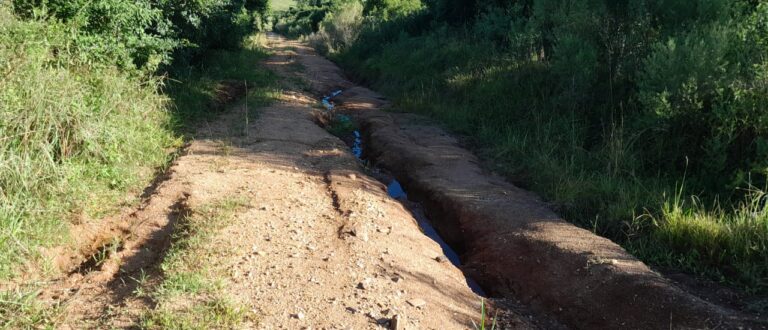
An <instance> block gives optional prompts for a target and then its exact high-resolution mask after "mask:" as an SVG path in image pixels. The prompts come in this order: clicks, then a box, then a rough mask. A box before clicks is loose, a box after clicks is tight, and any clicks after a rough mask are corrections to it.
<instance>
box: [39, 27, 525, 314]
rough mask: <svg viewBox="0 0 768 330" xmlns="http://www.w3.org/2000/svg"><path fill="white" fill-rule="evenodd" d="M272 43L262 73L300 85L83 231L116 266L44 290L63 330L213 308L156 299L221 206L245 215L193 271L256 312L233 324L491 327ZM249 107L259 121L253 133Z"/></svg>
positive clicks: (231, 118)
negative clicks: (186, 247) (321, 114)
mask: <svg viewBox="0 0 768 330" xmlns="http://www.w3.org/2000/svg"><path fill="white" fill-rule="evenodd" d="M270 43H271V48H272V51H273V52H274V54H275V55H274V56H272V57H271V58H270V59H269V60H268V61H267V62H266V63H263V64H262V65H266V66H267V67H269V68H270V69H272V70H274V71H275V72H277V73H278V74H280V75H281V76H282V77H283V79H285V80H286V81H289V82H292V83H288V85H287V87H286V90H285V91H284V92H283V93H282V95H281V96H280V101H279V102H277V103H275V104H274V105H272V106H269V107H266V108H261V109H246V108H245V107H244V105H240V106H237V107H234V108H233V109H231V111H229V112H228V113H227V114H226V115H223V116H222V118H220V119H219V120H217V121H216V122H213V123H210V124H208V125H205V126H203V127H201V128H200V130H199V131H198V134H197V136H196V139H195V140H194V141H193V142H191V144H190V145H189V146H188V147H187V148H186V151H185V153H184V154H183V155H181V156H180V157H179V158H178V159H177V160H176V161H175V162H174V164H173V166H172V167H171V168H170V170H169V171H168V173H167V175H166V177H165V178H164V180H162V181H160V182H159V184H158V185H157V187H155V189H154V191H153V193H152V194H151V196H149V197H148V199H147V200H146V202H145V203H144V204H143V205H142V206H141V207H140V208H138V209H136V210H133V211H131V212H127V213H126V214H124V215H123V216H122V217H117V218H115V219H113V220H111V221H108V222H107V223H108V224H109V225H106V226H101V227H100V228H96V229H92V230H90V231H89V230H84V231H83V233H82V235H83V237H85V238H87V239H84V241H90V242H92V243H91V245H93V246H90V247H84V249H91V250H94V251H97V252H96V253H103V254H104V258H103V259H105V260H103V261H100V262H99V263H98V265H89V264H88V261H87V260H86V261H85V262H84V263H83V264H82V265H81V266H80V267H79V268H77V269H73V270H72V272H71V274H70V275H68V276H65V277H64V278H61V279H59V280H57V281H54V282H53V283H52V284H51V285H49V286H48V288H47V289H45V290H44V292H43V294H42V295H41V297H43V298H44V299H45V300H47V301H50V302H59V304H60V306H61V308H62V309H63V313H61V315H63V318H62V319H61V320H60V322H59V323H60V324H59V327H60V328H70V329H81V328H113V327H116V328H135V327H139V326H142V325H143V326H148V327H153V326H158V324H160V326H158V327H162V324H163V323H162V322H161V321H163V319H162V318H158V320H159V321H157V320H154V321H153V319H152V317H151V316H150V317H148V316H147V315H148V313H149V315H152V311H154V310H158V309H159V308H163V309H164V310H165V311H170V312H167V313H169V314H167V315H166V314H163V315H161V316H163V317H166V321H167V319H170V320H171V323H173V322H174V321H173V320H174V317H175V316H174V314H173V313H174V311H183V310H186V311H187V313H189V311H190V310H191V311H192V313H195V312H194V311H196V309H194V308H192V307H194V306H198V305H206V304H209V301H208V300H209V298H210V294H198V295H192V296H189V295H187V296H184V295H180V296H179V297H181V298H174V299H171V300H166V301H157V299H156V296H153V295H152V294H151V292H153V291H158V290H161V289H164V290H169V289H168V287H169V285H168V284H167V281H168V278H167V277H168V276H169V275H168V273H167V272H168V269H163V267H160V265H165V263H164V261H166V262H167V259H168V258H171V257H173V256H169V255H168V252H167V251H168V249H169V247H172V246H174V244H177V243H176V241H175V240H178V239H179V237H178V235H175V234H174V233H178V231H179V230H178V229H179V228H180V227H182V226H183V225H184V221H185V220H184V219H186V218H188V217H193V216H195V215H196V214H204V213H205V212H202V211H200V210H202V209H205V208H206V207H207V206H210V205H215V204H217V203H222V201H238V202H237V205H239V206H238V207H236V208H233V211H232V212H233V215H232V216H231V217H229V218H226V222H225V223H220V224H218V225H217V226H215V228H214V229H213V232H212V233H211V234H210V236H211V237H210V238H209V239H208V240H207V241H206V242H209V243H207V244H208V245H207V246H205V247H203V248H202V251H203V252H200V253H198V254H199V255H200V256H202V257H200V256H198V258H197V259H194V260H195V261H194V262H196V263H197V264H194V265H193V267H192V268H195V267H199V270H200V272H201V274H202V275H203V277H212V278H213V277H217V278H216V283H217V285H216V288H217V292H218V293H217V295H219V296H224V297H226V298H227V299H228V300H230V301H233V302H234V303H235V304H236V306H241V308H239V309H238V311H239V312H238V313H240V312H243V311H244V313H245V314H246V315H242V313H240V314H238V315H239V316H238V317H240V322H234V323H231V324H230V323H228V324H230V325H229V326H232V327H237V328H260V329H302V328H303V329H380V328H390V327H391V328H395V327H396V328H397V329H471V328H473V326H472V321H473V320H474V321H475V322H478V321H479V317H480V308H481V307H480V303H481V297H480V296H478V295H477V294H475V293H473V291H472V290H471V289H470V287H469V286H468V285H467V281H466V278H465V277H464V275H463V273H462V272H461V271H460V270H459V269H458V268H457V267H456V266H454V265H453V264H451V263H450V262H447V259H446V258H445V256H444V253H443V251H442V249H441V248H440V246H439V245H438V244H437V243H435V242H434V241H433V240H431V239H430V238H428V237H427V236H425V235H424V234H422V232H421V230H420V229H419V226H418V224H417V223H416V220H415V219H414V218H413V216H412V214H411V213H410V212H409V211H408V210H407V209H406V208H405V207H404V206H403V205H402V204H401V203H400V202H398V201H397V200H394V199H392V198H390V197H389V196H388V195H387V192H386V187H385V186H384V185H383V184H382V183H380V182H378V181H376V180H375V179H374V178H372V177H370V176H369V175H367V174H366V171H365V170H364V168H363V166H362V165H361V164H360V163H359V162H358V161H357V160H356V159H355V158H354V156H353V155H352V153H351V152H350V151H349V148H348V146H347V145H345V144H344V143H343V142H342V141H341V140H339V139H338V138H336V137H334V136H332V135H331V134H329V133H328V132H326V131H325V130H324V129H323V128H321V127H319V126H318V125H317V124H316V117H315V113H316V112H317V111H318V110H317V109H316V108H315V106H316V104H317V100H316V99H315V97H314V96H312V95H309V94H308V93H306V92H303V91H301V88H300V86H301V85H302V84H303V83H305V82H302V80H301V79H302V75H307V74H311V71H305V70H303V69H302V68H300V67H299V66H297V65H296V63H295V60H294V55H295V53H294V50H293V49H294V48H293V45H292V44H291V43H290V42H288V41H286V40H284V39H282V38H277V37H275V36H272V37H271V38H270ZM254 65H259V64H257V63H254ZM314 78H315V79H316V78H317V77H314ZM328 79H333V77H328ZM246 111H255V112H256V113H257V115H256V116H255V117H256V119H254V120H251V121H250V122H248V123H246V120H245V116H246ZM105 227H106V228H105ZM184 233H185V235H187V236H194V235H195V233H194V232H191V233H190V232H184ZM110 237H111V239H113V240H115V241H118V240H119V244H118V245H115V246H112V245H109V244H108V243H109V240H110ZM182 239H188V238H182ZM99 244H106V245H104V246H106V247H107V248H102V249H100V250H99V249H98V248H97V247H96V245H99ZM185 244H187V243H185ZM198 248H200V247H198ZM99 251H100V252H99ZM196 253H197V252H196ZM188 268H189V267H188ZM163 283H165V284H163ZM174 283H176V282H174ZM180 291H184V289H183V288H182V289H181V290H180ZM148 292H149V294H148ZM185 297H186V298H185ZM190 297H191V298H190ZM168 305H171V306H170V307H169V306H168ZM206 306H207V305H206ZM190 308H192V309H190ZM179 313H181V312H179ZM193 316H194V315H193ZM178 317H179V320H181V315H178ZM503 318H504V324H505V325H506V326H507V327H510V328H535V327H537V325H536V324H537V322H538V321H537V320H536V319H535V318H534V317H532V316H530V315H528V314H524V313H522V314H519V313H517V312H515V311H513V310H505V311H503ZM148 319H149V320H150V322H148V321H147V320H148ZM214 321H215V320H214ZM153 322H154V323H153ZM158 322H161V323H158ZM394 323H397V324H394ZM165 325H168V324H167V323H165ZM229 326H228V327H229Z"/></svg>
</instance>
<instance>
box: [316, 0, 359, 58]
mask: <svg viewBox="0 0 768 330" xmlns="http://www.w3.org/2000/svg"><path fill="white" fill-rule="evenodd" d="M362 24H363V5H362V4H360V3H359V2H357V1H352V2H349V3H346V4H344V5H343V6H341V7H340V8H338V9H337V10H335V11H333V12H330V13H328V14H327V15H326V16H325V18H324V19H323V21H322V22H320V27H319V28H318V31H317V32H315V33H313V34H311V35H310V36H309V40H310V43H311V44H312V45H313V46H314V47H315V48H317V49H318V50H319V51H320V52H322V53H325V54H327V53H336V52H339V51H341V50H343V49H345V48H347V47H349V46H351V45H352V44H353V43H354V42H355V40H357V36H358V34H359V33H360V28H361V26H362Z"/></svg>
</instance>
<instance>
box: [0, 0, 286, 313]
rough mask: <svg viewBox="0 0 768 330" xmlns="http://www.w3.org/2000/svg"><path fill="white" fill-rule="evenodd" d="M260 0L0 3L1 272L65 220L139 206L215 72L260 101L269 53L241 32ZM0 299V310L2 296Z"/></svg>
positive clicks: (203, 103)
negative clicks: (261, 62) (244, 85)
mask: <svg viewBox="0 0 768 330" xmlns="http://www.w3.org/2000/svg"><path fill="white" fill-rule="evenodd" d="M267 4H268V2H267V1H266V0H216V1H214V0H202V1H194V2H178V1H171V0H141V1H127V0H96V1H91V0H89V1H86V0H78V1H59V0H44V1H39V0H14V1H11V2H10V3H1V4H0V279H8V278H11V277H13V276H15V275H17V272H18V270H19V266H20V265H21V264H23V263H30V264H38V265H37V266H36V267H35V268H37V269H39V268H42V269H44V270H45V269H50V267H47V266H46V265H45V262H46V261H45V260H43V258H42V257H41V255H42V252H41V249H40V248H41V247H50V246H54V245H59V244H62V243H65V242H67V241H68V240H69V239H70V238H69V237H68V226H69V225H70V224H71V223H77V222H80V221H84V220H87V219H93V218H99V217H101V216H103V215H105V214H108V213H112V212H115V211H116V210H118V209H119V208H120V207H121V206H122V205H125V204H130V203H134V202H135V199H136V197H127V196H137V195H138V194H139V192H140V189H141V188H142V187H143V186H145V185H146V184H147V183H148V182H149V181H150V179H151V177H152V176H153V175H154V174H155V173H156V171H157V169H159V168H161V167H163V166H165V165H166V164H167V163H168V161H169V160H170V158H171V157H172V156H171V155H170V153H169V149H174V148H176V147H178V146H180V145H181V142H182V139H183V134H184V133H186V132H187V130H186V129H185V128H186V127H189V125H191V124H193V123H194V122H196V120H198V119H199V118H204V117H206V116H208V115H210V113H211V112H215V111H214V110H217V106H218V105H220V104H219V103H218V102H217V101H218V100H217V98H218V97H219V96H220V94H221V93H220V91H221V86H223V85H224V84H222V81H225V80H234V81H243V82H245V81H248V90H249V95H250V99H249V101H251V103H252V104H253V105H254V106H256V105H259V104H262V103H263V102H266V101H267V100H268V99H269V98H270V97H271V96H272V94H270V93H271V91H272V90H273V89H274V88H275V87H274V84H273V82H274V78H273V77H272V76H271V75H269V74H267V73H265V71H266V70H263V69H259V68H258V66H257V62H258V60H260V59H262V58H263V57H264V56H265V55H266V54H265V53H264V52H263V51H262V50H260V49H259V47H258V45H257V43H256V41H257V40H256V39H248V41H247V42H246V43H245V47H243V42H242V40H243V38H244V37H245V36H247V35H249V34H251V33H252V32H253V31H254V30H258V29H259V28H260V26H261V25H263V22H264V18H265V17H266V15H267V13H268V7H267ZM0 305H2V306H0V308H5V307H7V306H6V304H5V302H0Z"/></svg>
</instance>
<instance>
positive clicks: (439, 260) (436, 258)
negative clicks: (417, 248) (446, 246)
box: [435, 256, 448, 263]
mask: <svg viewBox="0 0 768 330" xmlns="http://www.w3.org/2000/svg"><path fill="white" fill-rule="evenodd" d="M435 261H437V262H439V263H444V262H446V261H448V259H447V258H446V257H444V256H437V257H435Z"/></svg>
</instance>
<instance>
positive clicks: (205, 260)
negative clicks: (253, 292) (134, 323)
mask: <svg viewBox="0 0 768 330" xmlns="http://www.w3.org/2000/svg"><path fill="white" fill-rule="evenodd" d="M246 207H248V204H247V203H246V202H245V201H244V200H241V199H236V198H233V199H225V200H222V201H219V202H216V203H213V204H209V205H204V206H202V207H200V208H196V209H194V210H192V211H191V213H190V214H189V215H187V216H185V217H184V218H183V219H181V220H180V221H179V223H177V225H176V228H175V229H174V233H173V237H172V240H173V243H172V244H171V247H170V249H169V250H168V252H167V254H166V256H165V259H164V260H163V262H162V264H161V265H160V268H161V270H162V275H163V280H162V282H161V283H160V284H159V285H158V286H157V287H156V288H154V289H153V290H152V292H151V293H149V295H150V296H151V297H152V298H153V299H154V301H155V302H156V303H157V304H156V306H155V307H154V308H153V309H151V310H148V311H147V312H146V313H145V314H144V315H143V317H142V323H141V326H142V328H145V329H211V328H220V329H223V328H233V327H237V326H238V325H239V324H241V323H242V322H244V321H245V320H246V319H247V318H248V314H247V312H246V309H245V308H244V307H242V306H240V305H239V304H238V303H237V302H235V301H234V300H233V299H232V297H230V296H229V295H228V294H227V293H226V292H224V290H223V289H224V288H225V285H226V283H225V282H224V281H225V280H224V278H225V275H226V274H225V270H224V269H222V267H220V266H221V265H217V264H215V263H211V261H212V260H215V259H217V258H219V257H220V256H221V254H222V253H226V251H222V247H221V246H219V245H216V244H212V243H213V241H212V240H213V236H214V235H215V234H216V233H217V231H219V230H220V229H222V228H224V227H225V226H226V225H227V224H228V223H229V222H230V221H231V220H232V219H233V218H234V217H235V216H236V215H237V213H238V212H240V211H242V210H243V209H244V208H246ZM142 291H144V289H142Z"/></svg>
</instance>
